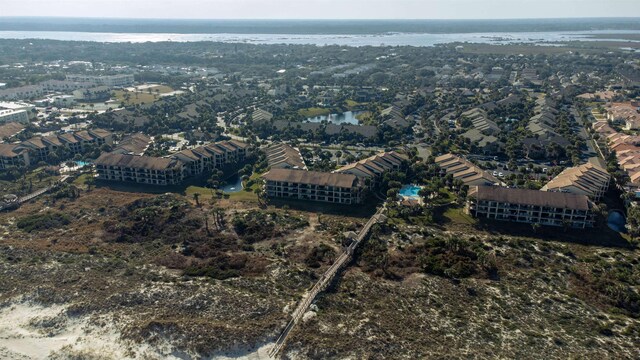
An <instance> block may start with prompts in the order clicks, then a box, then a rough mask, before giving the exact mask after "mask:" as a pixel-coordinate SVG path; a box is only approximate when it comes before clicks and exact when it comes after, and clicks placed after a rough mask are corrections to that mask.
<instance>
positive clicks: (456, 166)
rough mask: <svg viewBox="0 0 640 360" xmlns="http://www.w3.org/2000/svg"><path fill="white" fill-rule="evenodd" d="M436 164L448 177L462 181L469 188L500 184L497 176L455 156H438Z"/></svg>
mask: <svg viewBox="0 0 640 360" xmlns="http://www.w3.org/2000/svg"><path fill="white" fill-rule="evenodd" d="M435 163H436V164H437V165H438V166H439V167H440V169H441V170H442V171H443V172H444V173H446V174H447V175H448V174H451V175H452V176H453V178H454V179H459V180H462V182H463V183H464V184H465V185H468V186H475V185H495V184H499V183H500V180H498V179H497V178H496V177H495V176H493V175H491V174H489V173H488V172H486V171H484V170H482V169H481V168H479V167H477V166H476V165H474V164H472V163H471V162H469V161H467V160H465V159H463V158H461V157H459V156H456V155H453V154H445V155H441V156H438V157H437V158H436V159H435Z"/></svg>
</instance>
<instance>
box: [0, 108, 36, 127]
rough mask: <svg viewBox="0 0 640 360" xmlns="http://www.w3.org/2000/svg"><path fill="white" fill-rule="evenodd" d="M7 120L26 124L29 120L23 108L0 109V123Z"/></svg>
mask: <svg viewBox="0 0 640 360" xmlns="http://www.w3.org/2000/svg"><path fill="white" fill-rule="evenodd" d="M8 122H19V123H23V124H26V123H28V122H29V113H27V112H26V111H25V110H0V123H8Z"/></svg>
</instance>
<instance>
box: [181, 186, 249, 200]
mask: <svg viewBox="0 0 640 360" xmlns="http://www.w3.org/2000/svg"><path fill="white" fill-rule="evenodd" d="M184 193H185V196H186V197H188V198H190V199H193V194H195V193H198V194H200V200H204V199H211V198H212V197H213V195H215V192H212V190H211V189H210V188H206V187H202V186H194V185H192V186H188V187H187V188H186V189H185V191H184ZM229 199H230V200H235V201H255V202H257V201H258V196H257V195H256V194H255V193H254V192H253V191H244V190H242V191H238V192H234V193H230V194H229Z"/></svg>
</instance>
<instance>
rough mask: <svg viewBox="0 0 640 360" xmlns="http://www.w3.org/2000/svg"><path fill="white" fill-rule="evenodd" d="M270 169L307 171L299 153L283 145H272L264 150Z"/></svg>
mask: <svg viewBox="0 0 640 360" xmlns="http://www.w3.org/2000/svg"><path fill="white" fill-rule="evenodd" d="M265 153H266V155H267V162H268V163H269V168H270V169H302V170H307V164H305V163H304V159H303V158H302V155H300V151H299V150H298V149H296V148H294V147H292V146H290V145H287V144H283V143H276V144H272V145H270V146H269V147H267V148H266V149H265Z"/></svg>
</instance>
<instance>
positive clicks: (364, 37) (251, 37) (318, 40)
mask: <svg viewBox="0 0 640 360" xmlns="http://www.w3.org/2000/svg"><path fill="white" fill-rule="evenodd" d="M597 34H614V35H612V36H611V39H609V40H616V39H615V34H640V31H637V30H594V31H563V32H559V31H546V32H481V33H480V32H477V33H451V34H444V33H442V34H434V33H409V32H388V33H372V34H343V35H340V34H236V33H211V34H181V33H134V32H128V33H115V32H113V33H112V32H78V31H0V39H49V40H68V41H95V42H112V43H121V42H132V43H143V42H161V41H174V42H196V41H214V42H223V43H247V44H294V45H296V44H297V45H302V44H304V45H316V46H326V45H344V46H353V47H358V46H404V45H408V46H434V45H438V44H447V43H452V42H470V43H485V44H512V43H530V44H538V43H542V42H562V41H586V40H590V41H593V40H604V39H591V38H589V36H590V35H597Z"/></svg>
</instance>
